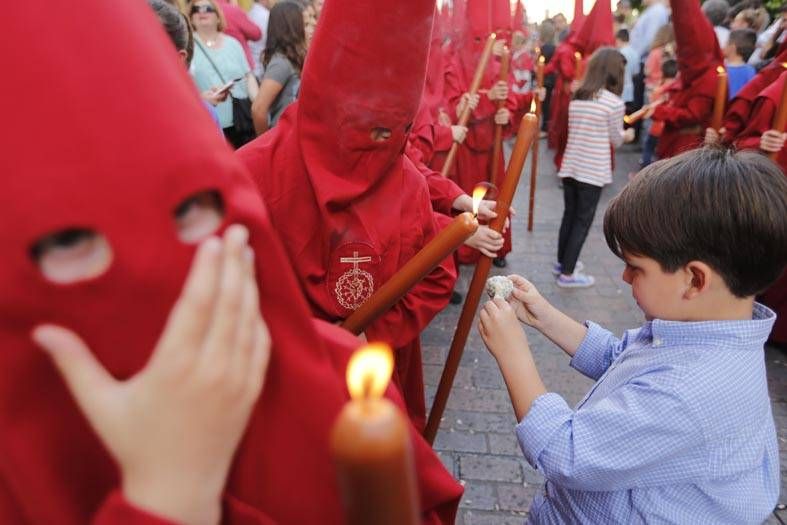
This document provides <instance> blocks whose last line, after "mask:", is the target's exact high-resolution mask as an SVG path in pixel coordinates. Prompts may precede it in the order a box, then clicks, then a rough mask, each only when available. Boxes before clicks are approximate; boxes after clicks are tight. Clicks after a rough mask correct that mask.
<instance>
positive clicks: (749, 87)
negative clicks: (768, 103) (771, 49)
mask: <svg viewBox="0 0 787 525" xmlns="http://www.w3.org/2000/svg"><path fill="white" fill-rule="evenodd" d="M786 61H787V40H785V41H784V42H783V43H782V44H781V45H780V46H779V51H778V52H777V54H776V58H775V59H773V61H772V62H771V63H770V64H768V65H767V66H765V67H764V68H762V69H761V70H760V71H758V72H757V75H756V76H755V77H754V78H752V79H751V80H750V81H748V82H747V83H746V85H745V86H743V88H741V90H740V91H738V94H737V95H735V98H733V99H732V100H731V101H730V104H729V107H728V108H727V112H726V113H725V115H724V121H723V127H724V130H725V133H724V137H723V138H722V141H723V142H724V143H726V144H729V143H731V142H733V141H734V140H735V138H736V137H737V136H738V134H739V133H740V132H742V131H743V130H744V128H746V125H747V123H748V120H749V114H750V113H751V109H752V105H753V104H754V100H755V99H756V98H757V96H758V95H759V94H760V93H761V92H762V90H764V89H765V88H767V87H768V86H769V85H771V84H772V83H773V82H774V81H775V80H776V79H777V78H779V75H781V74H782V72H783V71H784V66H783V63H784V62H786Z"/></svg>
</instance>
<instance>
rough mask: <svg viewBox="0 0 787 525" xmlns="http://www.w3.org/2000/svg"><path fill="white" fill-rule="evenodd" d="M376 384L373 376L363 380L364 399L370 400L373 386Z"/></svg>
mask: <svg viewBox="0 0 787 525" xmlns="http://www.w3.org/2000/svg"><path fill="white" fill-rule="evenodd" d="M373 384H374V378H373V377H372V374H366V376H365V377H364V378H363V398H364V399H369V398H370V397H371V396H372V385H373Z"/></svg>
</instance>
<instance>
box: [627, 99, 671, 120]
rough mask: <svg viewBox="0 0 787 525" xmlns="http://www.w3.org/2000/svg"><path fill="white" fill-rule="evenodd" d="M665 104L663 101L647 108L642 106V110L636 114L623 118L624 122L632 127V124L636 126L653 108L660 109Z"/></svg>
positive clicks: (648, 105) (658, 101)
mask: <svg viewBox="0 0 787 525" xmlns="http://www.w3.org/2000/svg"><path fill="white" fill-rule="evenodd" d="M663 103H664V101H663V100H657V101H655V102H653V103H651V104H647V105H645V106H642V108H640V109H638V110H637V111H635V112H634V113H631V114H630V115H626V116H624V117H623V122H625V123H626V124H628V125H631V124H634V123H636V122H639V121H640V120H642V118H643V117H644V116H645V115H647V114H648V111H650V110H651V109H653V108H657V107H659V106H660V105H661V104H663Z"/></svg>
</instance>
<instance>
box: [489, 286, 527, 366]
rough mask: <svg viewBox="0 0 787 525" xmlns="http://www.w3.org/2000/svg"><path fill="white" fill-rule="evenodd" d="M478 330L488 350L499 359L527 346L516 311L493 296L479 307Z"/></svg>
mask: <svg viewBox="0 0 787 525" xmlns="http://www.w3.org/2000/svg"><path fill="white" fill-rule="evenodd" d="M478 326H479V331H480V332H481V338H482V339H483V340H484V344H485V345H486V347H487V348H488V349H489V352H490V353H491V354H492V355H493V356H494V357H495V359H500V358H501V357H503V356H504V355H506V354H508V355H510V354H511V353H516V352H522V351H523V350H526V349H527V348H528V343H527V336H526V335H525V331H524V330H522V326H521V325H520V324H519V321H517V316H516V313H515V312H514V309H513V308H511V305H510V304H508V303H507V302H506V301H504V300H502V299H500V298H495V299H493V300H491V301H488V302H487V303H486V304H485V305H484V307H483V308H482V309H481V321H480V323H479V325H478Z"/></svg>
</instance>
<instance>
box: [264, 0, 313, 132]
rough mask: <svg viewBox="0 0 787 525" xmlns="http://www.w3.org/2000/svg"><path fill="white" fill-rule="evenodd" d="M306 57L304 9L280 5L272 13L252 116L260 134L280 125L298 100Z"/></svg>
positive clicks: (284, 3) (279, 3)
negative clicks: (284, 114) (291, 105)
mask: <svg viewBox="0 0 787 525" xmlns="http://www.w3.org/2000/svg"><path fill="white" fill-rule="evenodd" d="M305 57H306V34H305V31H304V17H303V12H302V9H301V6H300V5H299V4H297V3H296V2H292V1H284V2H278V3H277V4H276V5H275V6H273V9H271V13H270V19H269V22H268V40H267V43H266V46H265V51H264V52H263V54H262V66H263V74H262V83H261V85H260V90H259V94H258V95H257V97H256V98H255V99H254V104H253V105H252V114H253V116H254V127H255V129H256V130H257V133H264V132H266V131H267V130H268V129H269V128H271V127H273V126H275V125H276V122H278V120H279V117H280V116H281V114H282V112H283V111H284V110H285V108H286V107H287V106H289V105H290V104H291V103H292V102H294V101H295V99H296V98H297V97H298V90H299V88H300V84H301V69H303V61H304V58H305Z"/></svg>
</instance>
